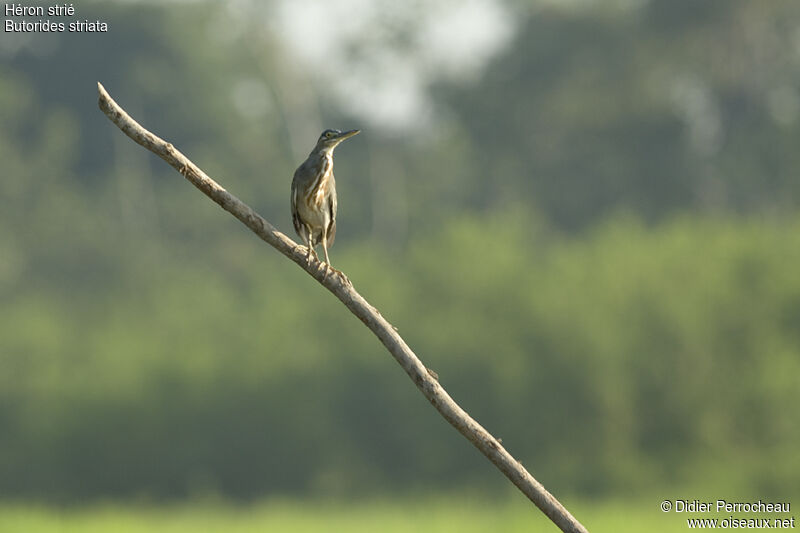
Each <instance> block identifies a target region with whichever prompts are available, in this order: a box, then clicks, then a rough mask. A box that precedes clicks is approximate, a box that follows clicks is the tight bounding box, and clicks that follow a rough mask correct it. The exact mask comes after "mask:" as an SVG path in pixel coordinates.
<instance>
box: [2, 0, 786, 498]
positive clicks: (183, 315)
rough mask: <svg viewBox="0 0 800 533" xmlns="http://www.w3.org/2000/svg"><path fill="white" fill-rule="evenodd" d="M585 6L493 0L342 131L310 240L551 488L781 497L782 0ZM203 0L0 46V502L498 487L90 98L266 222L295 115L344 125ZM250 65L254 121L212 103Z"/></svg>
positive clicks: (374, 350)
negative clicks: (50, 42) (444, 68)
mask: <svg viewBox="0 0 800 533" xmlns="http://www.w3.org/2000/svg"><path fill="white" fill-rule="evenodd" d="M600 4H601V3H597V4H590V5H589V6H588V7H585V8H582V9H575V8H563V9H560V8H557V7H550V8H541V9H539V10H530V9H528V8H527V7H526V6H521V5H513V3H512V7H511V9H514V10H516V11H515V13H517V14H518V15H519V17H518V18H519V24H520V28H518V35H517V39H516V40H515V42H514V43H513V44H512V45H511V46H510V47H509V49H508V50H506V51H505V52H504V54H503V55H501V56H500V57H497V58H495V60H494V61H493V62H492V63H491V64H489V65H488V67H487V70H486V72H485V73H484V75H483V76H482V77H480V78H479V79H477V80H476V81H475V82H474V83H463V84H456V83H446V82H441V83H438V84H436V85H435V86H434V87H433V91H432V94H433V96H434V99H435V101H436V105H437V106H438V107H437V109H439V110H440V113H441V115H440V116H439V123H438V124H437V128H436V131H434V132H427V133H426V132H418V136H414V135H411V134H409V135H408V136H407V138H398V137H397V136H396V135H395V136H392V135H389V134H383V133H382V132H381V131H375V132H369V131H365V135H364V136H363V137H364V138H365V139H367V140H364V139H361V141H362V142H361V143H356V142H353V144H352V145H351V146H348V147H347V148H346V150H347V151H346V152H345V148H342V149H341V151H340V153H339V154H338V155H337V167H336V168H337V178H338V184H339V194H340V211H341V224H340V229H339V234H338V240H337V244H336V247H335V248H334V249H333V253H332V260H333V262H334V264H335V265H336V266H337V267H339V268H342V269H343V270H344V271H346V272H347V273H348V275H349V276H350V277H351V279H352V280H353V282H354V283H355V286H356V288H357V289H358V290H360V291H361V292H362V294H364V296H365V297H366V298H367V299H369V300H370V302H371V303H373V304H374V305H376V306H377V307H378V309H380V310H381V312H382V313H383V314H384V316H386V317H387V318H388V319H389V320H390V321H391V322H392V323H393V324H395V325H396V326H397V327H398V328H399V331H400V333H401V334H402V335H403V336H404V338H405V339H406V340H407V341H408V342H409V344H410V345H411V346H412V347H413V348H414V349H415V350H416V351H417V353H418V354H419V355H420V356H421V357H422V359H423V361H424V362H425V363H426V364H427V365H428V366H429V367H431V368H432V369H434V370H436V371H437V372H438V374H439V376H440V380H441V382H442V383H443V385H444V386H445V387H446V388H447V389H448V391H450V393H451V394H452V395H453V397H454V398H455V399H456V400H457V401H459V402H460V403H462V405H463V406H464V407H465V408H466V409H467V410H468V411H469V412H470V413H472V414H473V415H474V416H475V417H476V418H477V419H478V420H479V421H480V422H481V423H482V424H484V425H485V426H486V427H487V428H488V429H489V430H490V431H492V432H493V433H495V434H497V435H498V436H500V437H502V438H503V440H504V443H505V445H507V447H508V448H509V450H510V451H511V452H512V453H513V454H515V455H516V456H518V457H519V458H521V459H522V460H523V462H524V463H525V464H526V465H528V466H529V467H530V469H531V470H532V471H533V472H534V474H535V475H536V477H537V478H539V479H540V480H541V481H542V482H543V483H544V484H545V486H547V487H548V488H551V489H553V490H555V491H556V492H559V491H561V492H581V493H583V494H589V495H597V494H607V493H611V492H613V493H629V492H633V491H640V490H644V489H649V490H656V489H658V488H659V487H664V486H669V485H673V486H674V485H686V484H689V485H696V486H709V487H720V486H722V487H726V488H729V489H731V490H733V489H734V488H739V489H744V488H747V489H750V490H752V491H755V492H756V493H757V495H758V496H762V497H767V496H770V495H780V494H785V493H786V492H787V491H791V490H794V491H795V492H796V489H797V472H798V471H800V457H799V456H798V454H797V451H796V450H797V448H798V443H800V422H799V421H798V415H797V412H796V408H795V406H796V405H798V404H800V387H798V375H800V333H799V332H800V276H798V275H797V265H798V264H800V217H798V215H797V214H796V206H797V192H798V189H797V180H796V179H795V178H796V169H797V164H798V160H797V158H798V155H797V154H798V152H797V150H796V145H797V141H798V135H799V134H800V128H798V123H797V120H796V119H797V118H798V117H797V115H798V109H797V102H796V100H797V88H796V85H797V80H796V79H794V78H793V73H794V72H796V70H797V69H796V66H797V63H798V54H797V53H796V50H797V45H796V40H797V32H796V30H795V29H794V28H795V27H796V23H797V21H798V20H800V13H798V8H797V4H796V3H794V2H790V1H776V2H771V3H768V4H767V3H758V4H754V3H752V2H744V1H731V2H713V3H712V2H708V3H706V4H704V6H705V7H702V8H701V7H698V6H695V5H694V3H690V2H683V1H682V2H674V1H666V0H658V1H656V0H652V1H650V2H645V3H642V4H641V5H639V7H633V8H630V7H629V8H625V9H623V8H618V7H617V8H612V7H602V6H601V5H600ZM712 4H713V5H712ZM203 5H204V6H205V8H204V9H186V8H185V7H182V6H180V5H178V6H177V7H176V6H173V7H171V8H164V7H152V6H138V7H137V8H136V9H131V8H130V7H125V6H118V5H116V4H111V3H107V4H98V5H97V6H96V9H97V11H98V16H99V17H101V18H104V19H106V20H109V21H110V22H112V25H111V27H112V30H113V31H112V32H111V33H110V34H109V35H107V36H102V37H98V36H81V37H80V38H62V39H61V40H60V41H57V42H56V45H57V46H53V47H51V48H49V49H48V48H47V47H44V51H42V50H41V49H37V47H36V46H33V45H30V46H28V47H26V46H22V47H21V48H19V50H18V51H17V52H15V53H13V54H12V53H10V52H9V51H8V50H10V48H8V47H7V46H6V47H5V48H3V53H4V54H5V55H4V56H3V62H2V63H0V118H1V119H2V125H3V127H2V128H0V160H2V161H3V178H2V179H0V368H2V369H3V370H2V372H0V496H5V497H17V498H19V497H23V498H39V499H47V500H53V501H70V502H71V501H77V500H82V499H86V498H97V497H102V496H152V497H156V498H171V497H182V496H197V495H206V494H216V493H222V494H224V495H228V496H231V497H238V498H243V499H252V498H258V497H260V496H261V495H263V494H265V493H274V492H282V493H295V494H314V495H325V496H328V495H337V496H342V495H343V496H348V495H353V494H361V493H374V492H376V491H378V492H380V491H391V490H422V489H426V490H427V489H444V488H448V489H449V488H453V487H464V486H471V487H488V488H496V487H499V486H502V485H501V484H502V483H503V480H502V479H501V478H500V476H498V475H497V474H496V473H495V472H493V471H492V468H491V466H490V465H488V463H486V462H485V461H484V460H483V459H482V458H481V457H480V456H479V454H477V453H476V452H475V451H474V450H472V449H471V448H470V447H469V445H468V444H467V443H466V442H464V441H463V439H462V438H461V437H460V436H458V435H457V434H456V433H455V432H454V431H452V429H450V428H449V427H447V426H446V425H445V424H444V423H443V422H442V420H441V419H440V418H439V417H438V416H437V415H436V413H435V412H434V411H433V410H432V409H431V408H430V406H428V405H427V404H426V403H425V401H424V400H423V399H422V397H421V396H420V395H419V394H418V393H417V392H416V391H415V390H414V388H413V385H412V384H411V383H410V382H409V381H408V380H407V379H406V377H405V376H404V375H403V373H402V372H401V371H400V369H399V368H397V367H396V365H394V363H393V362H392V360H391V358H390V357H389V356H388V355H387V354H386V353H385V351H384V350H383V349H382V347H381V346H380V345H379V343H378V342H377V340H375V339H374V338H373V337H372V336H371V335H370V334H369V332H368V331H367V330H366V329H365V328H363V326H362V325H361V324H360V323H358V321H356V320H354V319H352V318H351V317H350V315H349V314H348V313H347V312H346V311H345V310H344V309H343V308H342V307H341V306H340V305H339V304H338V303H337V302H336V301H335V300H334V299H333V298H332V297H330V296H329V295H328V294H325V293H323V292H322V291H320V290H319V288H318V287H317V286H316V285H315V284H313V283H312V282H311V281H310V280H309V279H308V278H306V277H305V275H303V274H302V273H301V272H300V271H298V270H297V269H296V268H293V267H292V265H290V264H289V263H288V262H286V261H285V260H283V259H282V258H280V257H278V256H277V254H275V253H274V252H272V251H271V250H269V249H267V248H265V247H264V246H262V245H261V243H260V242H259V241H257V240H256V239H254V238H253V237H252V236H251V235H250V234H249V233H248V232H247V231H246V230H244V229H243V228H242V227H241V225H239V223H238V222H237V221H235V220H233V219H231V218H230V217H228V216H227V215H225V214H224V213H222V212H221V211H220V210H219V209H218V208H217V207H216V206H214V205H213V204H212V203H210V202H208V201H207V200H206V199H205V198H204V197H202V195H200V194H198V193H197V192H196V191H194V190H192V189H191V188H190V187H189V186H188V185H187V184H186V183H184V181H183V180H182V179H181V178H180V176H178V175H177V174H175V173H174V172H173V171H172V170H171V169H169V168H167V167H166V166H165V165H163V163H162V162H161V161H160V160H158V159H156V158H154V157H152V156H150V155H148V154H146V153H145V152H144V151H143V150H142V149H141V148H140V147H138V146H135V145H134V144H133V143H131V142H130V141H129V140H127V139H126V138H124V137H122V135H121V134H120V132H119V131H117V130H116V129H115V128H114V127H113V126H112V125H110V124H109V123H108V121H107V120H106V119H105V117H103V116H102V114H101V113H100V112H99V111H98V110H97V108H96V105H95V88H94V83H95V82H96V81H97V80H100V81H102V82H103V83H104V84H105V85H106V87H107V88H108V89H109V91H110V92H111V94H112V96H114V97H115V98H116V99H117V100H118V101H119V102H120V103H121V104H122V105H123V106H124V107H125V108H126V109H127V110H128V111H130V112H131V113H132V114H133V116H134V117H135V118H137V119H138V120H140V121H141V122H142V123H143V124H144V125H145V126H146V127H148V128H150V129H152V130H153V131H154V132H156V133H158V134H160V135H163V136H164V137H165V138H167V139H168V140H170V141H172V142H174V143H175V144H176V145H177V146H178V147H179V148H180V149H181V150H183V151H184V153H186V154H187V155H188V156H189V157H190V158H192V159H193V160H194V161H195V162H196V163H198V164H199V165H200V166H201V167H203V168H204V169H205V170H207V171H208V172H209V174H210V175H212V176H213V177H215V178H217V179H219V180H220V182H221V183H222V184H223V186H225V187H227V188H228V189H229V190H231V191H232V192H233V193H234V194H236V195H237V196H239V197H240V198H242V199H243V200H245V201H247V202H248V203H250V204H251V205H253V206H254V207H255V208H257V209H258V210H259V211H260V212H262V213H263V214H265V216H266V217H267V218H268V219H269V220H271V221H272V222H274V223H276V224H277V225H278V226H279V227H281V228H284V229H286V230H287V231H288V229H289V228H290V224H289V212H288V211H289V209H288V186H289V182H290V177H291V173H292V170H293V168H294V166H295V165H296V164H297V162H298V161H297V158H296V154H294V153H293V150H295V147H294V144H293V143H294V141H296V139H293V138H292V133H291V129H292V127H293V123H294V122H295V121H296V120H299V119H297V117H298V113H300V111H299V109H300V108H308V107H311V108H315V109H318V110H319V116H320V118H321V119H322V120H323V121H324V122H326V124H327V123H331V125H338V124H341V123H348V124H349V123H352V122H354V120H355V119H354V117H351V116H346V115H344V114H343V113H342V112H341V111H340V110H339V109H338V108H337V107H336V106H335V105H333V104H332V103H331V101H330V100H328V99H327V98H326V96H325V91H324V87H319V86H314V87H312V89H311V90H310V92H311V94H312V95H313V96H314V98H316V99H314V100H312V101H300V102H299V103H298V102H297V101H296V97H293V96H292V93H293V91H296V90H298V88H300V87H301V86H302V87H304V84H307V83H308V81H307V79H306V78H305V77H303V75H302V73H300V72H298V70H299V69H298V68H297V67H296V65H293V64H292V63H291V61H290V60H289V59H287V57H285V54H284V52H283V51H282V50H281V48H280V46H279V45H278V44H276V43H275V42H274V40H273V39H271V37H270V35H269V34H268V33H267V34H266V35H265V34H264V32H263V30H261V29H259V27H258V24H257V23H256V22H254V21H250V25H248V24H246V23H245V22H244V21H241V20H240V21H239V26H238V29H239V30H240V31H239V33H231V34H226V33H225V32H221V31H217V30H219V29H220V28H221V27H222V25H221V24H222V23H221V21H223V22H224V21H225V15H224V12H225V11H224V8H223V7H220V6H217V7H213V6H212V5H211V4H203ZM709 6H711V7H709ZM792 24H794V26H793V25H792ZM741 28H745V29H746V30H747V31H746V32H744V36H742V35H740V31H739V30H740V29H741ZM206 37H207V38H206ZM6 38H8V36H6ZM53 38H54V39H57V38H56V37H53ZM42 39H43V38H42ZM101 39H102V40H101ZM5 42H6V43H7V42H8V41H5ZM37 42H45V41H34V44H35V43H37ZM29 44H30V43H29ZM109 50H111V51H113V53H108V51H109ZM773 52H774V53H773ZM76 58H81V60H80V61H78V60H76ZM252 79H258V80H261V81H262V82H263V86H264V88H265V91H266V94H267V95H268V101H269V102H271V104H270V106H268V111H267V113H266V115H265V116H264V117H261V118H259V119H254V118H253V117H252V116H248V115H247V114H246V113H244V114H243V113H241V112H239V111H237V106H236V102H235V98H232V97H231V93H232V88H233V87H236V86H237V84H238V83H240V82H242V80H245V81H247V80H250V81H252ZM56 82H58V83H56ZM245 86H250V87H251V86H252V85H245ZM792 91H794V92H792ZM233 92H235V91H233ZM304 94H305V93H304ZM792 95H794V98H795V100H792ZM293 98H294V99H293ZM793 101H794V102H795V103H794V105H795V108H793V107H792V105H793V104H792V102H793ZM792 109H794V111H792ZM792 113H794V115H792ZM792 117H794V118H792ZM312 142H313V139H309V142H308V145H309V148H310V144H311V143H312ZM389 193H391V194H392V196H390V197H389V199H387V196H386V194H389Z"/></svg>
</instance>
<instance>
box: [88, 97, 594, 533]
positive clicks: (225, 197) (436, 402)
mask: <svg viewBox="0 0 800 533" xmlns="http://www.w3.org/2000/svg"><path fill="white" fill-rule="evenodd" d="M97 89H98V92H99V102H98V103H99V106H100V109H101V110H102V111H103V112H104V113H105V114H106V115H107V116H108V118H109V119H110V120H111V122H113V123H114V124H116V125H117V127H119V129H121V130H122V131H123V132H124V133H125V134H126V135H127V136H128V137H130V138H131V139H133V140H134V141H136V142H137V143H139V144H140V145H142V146H144V147H145V148H147V149H148V150H150V151H151V152H153V153H155V154H156V155H158V156H159V157H161V158H162V159H163V160H164V161H166V162H167V163H169V165H170V166H172V167H173V168H174V169H175V170H177V171H178V172H180V173H181V174H182V175H183V176H184V177H185V178H186V179H187V180H189V181H190V182H191V183H192V184H193V185H194V186H195V187H197V188H198V189H200V190H201V191H203V193H205V194H206V195H207V196H208V197H209V198H211V199H212V200H214V201H215V202H216V203H217V204H219V205H220V206H221V207H222V208H223V209H224V210H226V211H227V212H229V213H230V214H232V215H233V216H235V217H236V218H238V219H239V220H240V221H241V222H242V223H243V224H244V225H246V226H247V227H248V228H250V229H251V230H252V231H253V232H254V233H255V234H256V235H258V236H259V237H261V239H263V240H264V241H266V242H267V243H268V244H270V245H272V246H273V247H274V248H276V249H277V250H278V251H279V252H281V253H282V254H283V255H285V256H286V257H288V258H289V259H291V260H292V261H294V262H295V263H297V264H298V265H299V266H300V267H301V268H302V269H304V270H305V271H306V272H308V273H309V274H310V275H311V276H312V277H314V278H315V279H316V280H317V281H319V282H320V283H321V284H322V285H323V286H324V287H325V288H326V289H328V290H329V291H331V292H332V293H333V294H334V295H335V296H336V297H337V298H339V300H341V301H342V303H343V304H344V305H345V306H347V308H348V309H350V311H351V312H352V313H353V314H354V315H355V316H357V317H358V318H359V320H361V321H362V322H363V323H364V324H365V325H366V326H367V327H368V328H369V329H370V330H371V331H372V332H373V333H374V334H375V336H376V337H378V339H380V341H381V342H382V343H383V345H384V346H385V347H386V349H387V350H388V351H389V353H391V354H392V357H394V358H395V360H396V361H397V362H398V363H400V366H402V367H403V370H405V371H406V373H407V374H408V375H409V377H411V379H412V381H414V383H415V384H416V386H417V388H419V390H420V391H421V392H422V394H424V395H425V397H426V398H427V399H428V401H430V402H431V404H433V406H434V407H435V408H436V410H437V411H439V413H440V414H441V415H442V416H443V417H444V418H445V419H446V420H447V421H448V422H450V424H451V425H452V426H453V427H455V428H456V429H457V430H458V431H459V433H461V434H462V435H464V436H465V437H466V438H467V439H469V441H470V442H472V444H474V445H475V447H476V448H478V450H480V451H481V453H483V454H484V455H485V456H486V457H487V458H488V459H489V460H490V461H491V462H492V463H494V464H495V466H497V468H499V469H500V471H501V472H503V474H505V475H506V477H508V479H510V480H511V482H512V483H514V485H516V486H517V487H518V488H519V489H520V490H521V491H522V492H523V493H524V494H525V495H526V496H527V497H528V498H530V500H531V501H532V502H533V503H534V504H536V506H537V507H539V509H541V510H542V512H543V513H544V514H545V515H547V516H548V517H549V518H550V520H552V521H553V522H554V523H555V524H556V525H557V526H558V527H559V528H560V529H561V530H562V531H565V532H570V533H588V532H587V530H586V528H584V527H583V526H582V525H581V524H580V523H579V522H578V521H577V520H576V519H575V518H574V517H573V516H572V515H571V514H570V513H569V511H567V510H566V509H565V508H564V506H563V505H561V503H559V502H558V500H556V499H555V498H554V497H553V495H551V494H550V493H549V492H547V490H546V489H545V488H544V487H543V486H542V485H541V483H539V482H538V481H536V479H534V478H533V476H532V475H530V473H528V471H527V470H525V468H524V467H523V466H522V464H521V463H519V462H518V461H517V460H516V459H514V457H512V456H511V454H509V453H508V452H507V451H506V450H505V448H503V446H502V445H501V444H500V442H499V441H498V440H497V439H496V438H494V437H493V436H492V435H491V434H490V433H489V432H488V431H486V430H485V429H484V428H483V427H482V426H481V425H480V424H478V422H476V421H475V420H474V419H473V418H472V417H470V416H469V415H468V414H467V412H466V411H464V410H463V409H462V408H461V407H459V406H458V404H456V402H455V401H453V399H452V398H451V397H450V395H449V394H447V392H446V391H445V390H444V388H443V387H442V386H441V385H440V384H439V381H438V378H437V376H436V374H435V373H434V372H432V371H429V370H428V369H427V368H426V367H425V365H423V364H422V362H421V361H420V360H419V358H418V357H417V356H416V355H415V354H414V352H413V351H411V348H409V347H408V345H407V344H406V343H405V341H403V339H402V338H401V337H400V335H398V333H397V331H396V330H395V328H394V327H392V325H391V324H390V323H389V322H388V321H387V320H386V319H385V318H383V316H381V314H380V313H379V312H378V310H377V309H375V308H374V307H372V306H371V305H370V304H369V303H368V302H367V301H366V300H365V299H364V298H363V297H362V296H361V295H360V294H358V292H356V290H355V289H354V288H353V285H352V284H351V283H350V282H349V280H347V278H341V277H339V276H337V275H328V276H325V269H324V268H323V267H322V266H321V264H320V263H319V262H318V261H316V260H314V259H312V260H311V264H307V262H306V253H305V248H304V247H302V246H299V245H298V244H297V243H295V242H294V241H292V240H291V239H290V238H289V237H287V236H286V235H284V234H283V233H281V232H280V231H278V230H276V229H275V228H274V227H273V226H272V225H271V224H270V223H269V222H267V221H266V220H264V218H262V217H261V216H260V215H259V214H258V213H256V212H255V211H253V209H252V208H250V207H249V206H247V205H246V204H244V203H243V202H242V201H241V200H239V199H238V198H236V197H235V196H234V195H232V194H230V193H229V192H228V191H226V190H225V189H223V188H222V187H220V186H219V185H218V184H217V183H216V182H215V181H214V180H212V179H211V178H209V177H208V176H207V175H206V173H205V172H203V171H202V170H200V169H199V168H198V167H197V166H196V165H195V164H194V163H192V162H191V161H190V160H189V159H188V158H187V157H186V156H184V155H183V154H182V153H180V152H179V151H178V150H176V149H175V147H173V146H172V144H170V143H168V142H166V141H164V140H163V139H160V138H159V137H157V136H156V135H154V134H152V133H151V132H149V131H147V130H146V129H144V128H143V127H142V126H141V125H140V124H138V123H137V122H136V121H135V120H133V119H132V118H131V117H130V116H129V115H128V114H127V113H126V112H125V111H124V110H123V109H122V108H121V107H119V105H117V103H116V102H115V101H114V100H112V99H111V97H110V96H109V95H108V93H107V92H106V90H105V88H104V87H103V86H102V85H101V84H100V83H98V84H97Z"/></svg>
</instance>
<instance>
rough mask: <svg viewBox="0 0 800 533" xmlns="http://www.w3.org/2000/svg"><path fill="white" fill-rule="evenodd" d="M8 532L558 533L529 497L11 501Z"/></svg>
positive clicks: (588, 520) (606, 507) (4, 527)
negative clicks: (58, 504)
mask: <svg viewBox="0 0 800 533" xmlns="http://www.w3.org/2000/svg"><path fill="white" fill-rule="evenodd" d="M564 503H565V505H566V506H567V507H568V508H569V509H570V510H571V512H573V513H574V514H575V516H576V517H578V519H579V520H580V521H581V522H582V523H583V524H584V525H585V526H586V527H587V528H588V529H589V531H592V532H594V533H597V532H599V533H604V532H609V533H611V532H615V533H626V532H641V531H648V532H650V533H659V532H668V531H682V530H684V529H687V528H686V523H685V518H686V517H685V516H683V515H677V514H675V513H662V512H661V511H660V510H659V507H658V506H659V503H660V500H659V499H658V497H654V498H650V499H637V500H635V501H626V500H622V499H617V500H611V501H595V502H589V501H583V502H581V501H577V502H576V501H569V500H565V501H564ZM709 517H713V516H712V515H709ZM0 531H1V532H3V533H5V532H9V533H11V532H29V533H71V532H80V533H100V532H103V533H105V532H108V531H115V532H119V533H139V532H142V533H144V532H148V533H149V532H152V531H159V532H162V533H184V532H217V531H219V532H222V531H225V532H231V533H243V532H250V531H292V532H299V533H303V532H312V531H313V532H318V531H333V532H337V531H342V532H344V531H347V532H350V533H358V532H362V531H363V532H373V531H382V532H387V533H393V532H398V533H399V532H408V531H420V532H430V533H449V532H459V533H471V532H474V533H479V532H486V531H503V532H509V533H513V532H522V531H525V532H530V531H557V529H556V527H555V526H554V525H552V524H551V523H550V522H549V521H548V520H547V519H546V518H545V516H544V515H543V514H542V513H541V512H539V511H538V510H537V509H536V508H534V507H533V506H532V505H531V504H529V503H528V502H526V500H524V499H522V498H521V497H514V499H513V501H511V502H492V503H485V502H483V501H480V500H478V499H474V498H472V499H470V498H467V499H464V500H459V499H456V498H433V499H431V500H428V501H408V500H395V501H389V500H377V501H367V502H356V503H350V504H347V503H330V502H313V501H309V500H269V501H264V502H261V503H257V504H253V505H248V506H235V505H229V504H224V503H219V502H213V503H203V502H195V503H186V504H176V505H167V506H155V505H153V506H150V505H128V506H123V505H117V504H109V505H102V504H98V505H91V506H86V507H76V508H69V509H58V508H54V507H45V506H37V505H25V504H10V503H7V504H4V505H0Z"/></svg>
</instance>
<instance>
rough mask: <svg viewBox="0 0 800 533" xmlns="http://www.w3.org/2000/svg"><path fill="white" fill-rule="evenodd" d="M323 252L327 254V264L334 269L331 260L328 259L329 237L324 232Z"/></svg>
mask: <svg viewBox="0 0 800 533" xmlns="http://www.w3.org/2000/svg"><path fill="white" fill-rule="evenodd" d="M322 251H323V252H325V263H326V264H327V265H328V266H329V267H331V268H333V265H331V260H330V259H329V258H328V236H327V235H325V232H324V231H323V232H322Z"/></svg>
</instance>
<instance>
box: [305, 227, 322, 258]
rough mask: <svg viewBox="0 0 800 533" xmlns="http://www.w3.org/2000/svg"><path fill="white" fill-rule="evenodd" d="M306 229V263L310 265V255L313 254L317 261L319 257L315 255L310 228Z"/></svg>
mask: <svg viewBox="0 0 800 533" xmlns="http://www.w3.org/2000/svg"><path fill="white" fill-rule="evenodd" d="M307 229H308V239H307V240H306V246H308V255H306V264H308V265H310V264H311V256H312V255H313V256H314V259H316V260H317V261H319V257H317V252H316V251H315V250H314V244H313V242H314V241H313V240H312V238H313V235H312V232H311V228H308V227H307Z"/></svg>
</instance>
